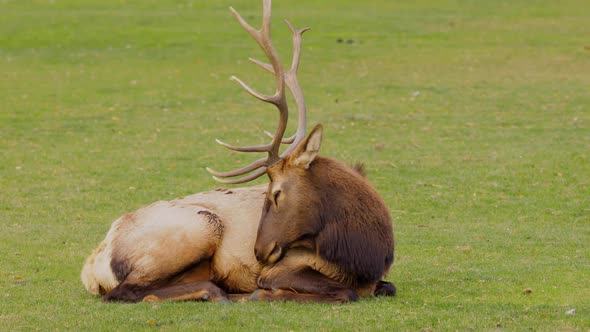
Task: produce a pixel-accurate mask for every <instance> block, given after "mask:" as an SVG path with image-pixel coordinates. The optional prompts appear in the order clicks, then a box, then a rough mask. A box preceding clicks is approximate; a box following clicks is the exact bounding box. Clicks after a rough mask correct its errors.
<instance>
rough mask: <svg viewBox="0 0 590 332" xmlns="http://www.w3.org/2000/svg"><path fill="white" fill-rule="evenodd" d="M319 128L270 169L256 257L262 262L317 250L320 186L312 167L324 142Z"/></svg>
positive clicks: (257, 238)
mask: <svg viewBox="0 0 590 332" xmlns="http://www.w3.org/2000/svg"><path fill="white" fill-rule="evenodd" d="M322 131H323V128H322V126H321V125H317V126H316V127H315V128H314V129H313V130H312V131H311V133H310V134H309V136H308V137H307V138H306V139H305V140H304V141H302V142H301V143H300V144H299V145H298V146H297V148H296V149H295V150H294V151H293V153H291V154H290V155H288V156H286V157H285V158H283V159H281V160H280V161H279V162H278V163H276V164H274V165H273V166H271V167H270V168H269V169H268V172H267V173H268V176H269V178H270V181H271V182H270V184H269V185H268V191H267V193H266V201H265V204H264V208H263V211H262V215H261V218H260V224H259V225H258V235H257V237H256V244H255V252H254V253H255V255H256V259H257V260H258V261H259V262H261V263H268V264H272V263H275V262H277V261H278V260H280V259H281V258H282V257H283V255H284V254H285V252H286V250H287V249H288V248H290V247H294V246H300V247H307V248H308V249H315V244H314V242H313V240H314V238H315V236H316V235H317V233H318V232H319V231H320V230H321V228H322V225H321V223H320V222H319V221H320V215H319V214H318V212H319V209H317V208H316V206H317V205H318V204H319V201H320V197H318V193H319V191H318V188H317V187H316V185H317V183H313V182H312V178H313V177H312V176H310V167H311V166H312V164H313V162H314V160H315V159H316V157H317V154H318V152H319V150H320V145H321V143H322Z"/></svg>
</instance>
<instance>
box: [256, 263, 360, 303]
mask: <svg viewBox="0 0 590 332" xmlns="http://www.w3.org/2000/svg"><path fill="white" fill-rule="evenodd" d="M268 272H269V273H267V274H264V275H263V276H261V277H260V278H259V279H258V287H260V288H261V289H258V290H256V291H255V292H254V293H253V294H252V296H251V297H250V299H251V300H254V301H296V302H330V303H344V302H351V301H356V300H358V294H357V292H356V291H355V290H353V289H351V288H349V287H347V286H345V285H343V284H341V283H339V282H337V281H335V280H333V279H330V278H329V277H327V276H325V275H323V274H321V273H319V272H318V271H315V270H313V269H311V268H301V269H298V270H295V271H293V270H289V269H285V268H277V267H274V268H271V269H270V270H269V271H268Z"/></svg>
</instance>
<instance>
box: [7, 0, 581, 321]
mask: <svg viewBox="0 0 590 332" xmlns="http://www.w3.org/2000/svg"><path fill="white" fill-rule="evenodd" d="M229 5H233V6H234V7H236V8H237V9H238V10H240V12H241V13H243V14H244V16H245V17H247V18H249V20H250V21H253V23H256V24H257V22H258V19H259V17H260V8H261V4H260V2H259V1H258V0H248V1H245V0H240V1H231V2H230V1H225V0H223V1H207V2H206V1H130V0H118V1H115V0H109V1H97V0H92V1H91V0H86V1H75V0H54V1H43V0H36V1H16V0H14V1H11V0H0V161H1V162H0V227H1V231H0V252H1V253H2V254H1V259H0V324H1V325H0V326H1V327H0V329H2V330H27V331H28V330H128V329H134V330H135V329H137V330H143V329H146V330H149V329H153V328H161V329H163V330H189V329H191V330H194V329H197V330H205V329H206V330H262V329H269V330H281V331H286V330H371V331H372V330H389V331H397V330H409V331H418V330H442V331H444V330H461V331H462V330H495V329H507V330H529V329H532V330H548V331H554V330H560V331H564V330H565V331H567V330H579V331H587V330H590V318H588V317H590V302H589V300H588V299H590V280H589V276H590V249H589V245H588V243H590V189H589V186H590V93H589V92H590V90H589V87H590V39H589V38H588V37H589V36H588V31H590V5H589V3H588V2H587V1H583V0H571V1H569V0H565V1H559V2H554V1H521V2H514V1H488V2H482V1H467V0H465V1H459V0H456V1H452V0H448V1H425V0H424V1H404V2H399V1H388V0H375V1H370V2H368V3H367V4H362V3H361V2H358V1H351V0H342V1H311V0H304V1H297V2H296V3H295V2H293V1H290V2H289V1H279V0H276V1H275V3H274V12H273V14H274V16H273V20H274V21H273V22H275V24H274V31H273V33H274V34H273V36H274V38H275V43H276V45H277V47H278V48H280V53H281V55H282V57H283V58H284V59H287V58H288V57H289V52H290V40H289V35H288V30H287V28H286V27H285V26H284V24H282V22H281V21H282V19H284V18H289V19H290V20H291V21H292V22H293V23H294V24H295V25H296V26H300V27H301V26H310V27H311V28H312V30H311V31H310V32H308V33H306V35H305V38H304V51H303V60H302V66H301V72H300V82H301V83H302V85H303V89H304V92H305V95H306V100H307V103H308V107H309V121H310V124H311V125H313V124H315V123H318V122H321V123H323V124H324V126H325V140H324V145H323V148H322V149H323V154H325V155H330V156H334V157H337V158H339V159H341V160H344V161H348V162H351V163H354V162H356V161H363V162H364V163H365V164H366V166H367V169H368V171H369V177H370V179H371V180H372V182H373V183H375V185H376V187H377V188H378V189H379V191H380V192H381V193H382V195H383V197H384V198H385V200H386V202H387V204H388V206H389V207H390V208H391V213H392V216H393V218H394V226H395V231H396V233H395V235H396V262H395V264H394V267H393V269H392V272H391V274H390V275H389V277H388V279H389V280H391V281H393V282H395V283H396V285H397V286H398V288H399V294H398V296H397V297H395V298H391V299H390V298H387V299H383V298H371V299H363V300H362V301H360V302H358V303H353V304H348V305H317V304H312V305H301V304H293V303H272V304H264V303H246V304H234V305H229V306H223V305H215V304H210V303H165V304H158V305H153V304H137V305H120V304H105V303H102V302H101V301H100V299H98V298H95V297H92V296H90V295H88V294H87V293H86V292H85V291H84V289H83V287H82V284H81V282H80V281H79V271H80V269H81V266H82V263H83V261H84V259H85V257H86V256H87V255H88V254H89V253H90V251H91V250H92V249H93V248H94V247H95V246H96V245H97V244H98V242H99V241H100V240H101V239H102V238H103V237H104V235H105V234H106V231H107V230H108V228H109V226H110V223H111V222H112V221H113V220H114V219H115V218H116V217H118V216H120V215H121V214H123V213H125V212H127V211H131V210H134V209H136V208H138V207H140V206H142V205H146V204H148V203H151V202H153V201H155V200H160V199H172V198H174V197H177V196H181V195H186V194H190V193H194V192H199V191H204V190H208V189H212V188H215V187H216V186H217V184H216V183H215V182H214V181H213V180H211V179H210V177H209V176H208V175H207V173H206V172H205V171H204V167H205V166H214V167H215V168H217V169H229V168H235V167H236V166H238V165H241V164H243V163H246V162H247V161H249V160H251V159H252V156H242V155H232V154H230V153H228V152H227V151H226V150H225V149H223V148H221V147H219V146H216V145H214V141H213V139H214V138H215V137H219V138H222V139H224V140H226V141H228V142H236V141H238V139H239V141H240V142H242V143H243V142H248V143H253V144H254V143H260V142H262V141H263V140H264V137H263V135H261V133H262V131H263V130H268V129H272V128H273V126H274V123H275V121H276V111H274V110H273V109H272V108H268V107H266V106H262V105H260V103H259V102H258V101H255V100H253V99H252V98H250V97H249V96H248V95H247V94H246V93H244V92H243V91H241V89H240V87H239V86H237V85H236V84H235V83H234V82H230V81H229V80H228V78H229V77H230V76H231V75H232V74H237V75H238V76H240V77H241V78H243V79H244V80H245V81H247V82H251V83H252V85H254V86H255V87H257V88H260V89H262V90H265V91H270V90H271V88H272V84H273V81H272V79H271V77H270V76H268V75H267V74H265V73H263V72H260V71H259V70H258V69H257V68H256V67H255V66H253V65H250V64H249V63H247V61H246V59H247V57H248V56H256V57H260V51H258V50H257V49H256V46H255V44H254V42H253V41H252V40H251V39H250V38H249V37H248V36H247V35H246V34H245V33H244V32H243V31H242V30H241V28H240V27H239V25H238V24H237V23H235V22H234V21H233V18H232V17H231V15H230V14H229V11H228V10H227V7H228V6H229ZM338 39H342V40H343V41H344V42H342V43H338V42H337V40H338ZM349 39H350V40H352V41H353V42H352V43H351V44H349V43H348V42H347V41H348V40H349ZM293 118H294V117H293ZM293 127H294V124H293V123H291V126H290V128H291V129H292V128H293ZM525 289H530V290H532V292H530V293H528V294H526V293H525ZM570 309H575V310H576V311H575V314H574V315H566V314H565V312H566V311H568V310H570Z"/></svg>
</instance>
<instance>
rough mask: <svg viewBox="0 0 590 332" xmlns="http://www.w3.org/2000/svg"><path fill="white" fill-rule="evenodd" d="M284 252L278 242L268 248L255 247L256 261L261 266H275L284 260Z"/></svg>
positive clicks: (267, 246)
mask: <svg viewBox="0 0 590 332" xmlns="http://www.w3.org/2000/svg"><path fill="white" fill-rule="evenodd" d="M284 252H285V251H284V250H283V248H282V247H281V246H279V244H278V243H277V242H272V243H270V244H268V245H266V246H263V245H259V244H258V243H257V244H256V246H255V247H254V255H255V256H256V260H257V261H258V262H259V263H261V264H274V263H276V262H278V261H280V260H281V258H283V255H284Z"/></svg>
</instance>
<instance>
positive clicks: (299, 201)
mask: <svg viewBox="0 0 590 332" xmlns="http://www.w3.org/2000/svg"><path fill="white" fill-rule="evenodd" d="M321 130H322V128H321V126H318V127H316V128H315V129H314V130H313V131H312V133H311V134H310V136H309V137H308V138H307V140H306V141H304V142H303V143H302V144H301V148H299V149H298V150H296V151H295V152H294V153H293V154H292V155H290V156H289V157H287V158H285V159H284V160H281V161H280V162H279V163H278V164H276V165H274V166H273V167H271V168H270V169H269V171H268V173H269V176H270V178H271V184H270V185H269V191H268V193H267V201H266V204H265V208H264V210H263V213H262V218H261V222H260V226H259V229H258V237H257V242H256V250H257V252H256V254H257V258H258V259H259V260H260V261H261V262H262V263H263V264H266V263H270V264H272V265H280V264H281V259H282V257H284V253H289V250H292V249H293V248H303V249H305V250H306V251H307V252H309V253H310V254H312V258H308V259H307V260H306V261H300V262H299V263H298V265H295V266H291V267H290V270H291V271H293V270H300V271H303V270H306V269H308V268H310V269H311V270H313V271H316V272H318V271H320V274H322V275H329V277H330V279H332V280H335V281H338V282H339V286H338V287H344V288H347V289H359V288H366V287H370V288H372V289H375V287H376V285H377V283H378V282H379V281H380V280H381V278H382V277H383V276H384V275H385V274H386V273H387V272H388V271H389V268H390V266H391V264H392V263H393V230H392V225H391V217H390V215H389V211H388V209H387V208H386V206H385V203H384V202H383V200H382V199H381V197H380V196H379V194H378V193H377V192H376V191H375V189H373V187H372V186H371V185H370V183H369V182H368V181H367V179H366V178H365V177H364V174H363V173H364V171H363V170H362V167H356V168H355V169H353V168H350V167H349V166H347V165H345V164H344V163H342V162H339V161H337V160H334V159H331V158H325V157H320V156H316V154H315V152H314V151H316V150H317V149H318V148H319V142H321ZM314 135H317V136H318V137H317V138H316V139H315V140H316V142H315V143H313V142H312V143H310V139H313V136H314ZM306 145H317V146H312V147H308V146H306ZM278 253H281V254H278ZM313 256H315V257H317V259H320V260H321V261H324V262H327V263H329V264H331V265H332V266H335V267H337V269H335V270H333V271H332V273H331V274H329V273H325V272H321V270H319V269H318V268H317V267H314V266H313V264H310V262H313V261H317V259H314V258H313ZM304 275H305V276H307V277H309V279H310V280H309V281H310V282H313V281H314V280H316V281H317V280H318V278H314V277H311V276H312V275H313V274H310V273H307V272H306V273H305V274H304ZM282 278H285V276H282ZM261 279H262V280H265V279H268V277H266V276H264V270H263V275H262V276H261ZM274 279H278V276H277V277H275V278H274ZM294 282H295V281H294ZM268 283H269V284H270V285H272V282H268ZM324 283H325V282H324ZM259 286H266V287H263V288H268V287H269V286H268V285H261V283H260V281H259ZM274 287H276V285H274ZM301 287H302V289H301V290H299V291H302V292H305V287H306V286H305V283H304V282H303V283H301ZM338 287H336V286H331V287H328V289H326V290H325V292H326V293H329V292H330V291H331V290H333V289H335V288H338ZM316 291H320V292H321V291H322V290H316Z"/></svg>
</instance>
